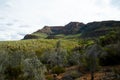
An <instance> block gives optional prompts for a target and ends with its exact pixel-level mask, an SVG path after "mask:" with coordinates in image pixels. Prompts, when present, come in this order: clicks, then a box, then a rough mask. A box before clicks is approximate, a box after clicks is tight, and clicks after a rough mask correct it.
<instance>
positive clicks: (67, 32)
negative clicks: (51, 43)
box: [24, 21, 120, 39]
mask: <svg viewBox="0 0 120 80" xmlns="http://www.w3.org/2000/svg"><path fill="white" fill-rule="evenodd" d="M119 28H120V21H100V22H90V23H87V24H84V23H80V22H70V23H68V24H67V25H65V26H45V27H43V29H40V30H37V31H36V32H34V33H32V34H27V35H26V36H25V37H24V39H39V38H48V39H53V38H66V37H67V38H73V37H69V36H74V38H75V37H76V38H80V37H82V38H88V37H99V36H102V35H105V34H107V33H109V32H111V31H114V30H119ZM77 34H81V35H79V36H76V35H77ZM43 35H44V36H43Z"/></svg>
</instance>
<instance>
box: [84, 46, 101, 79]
mask: <svg viewBox="0 0 120 80" xmlns="http://www.w3.org/2000/svg"><path fill="white" fill-rule="evenodd" d="M102 52H103V50H102V49H101V47H100V46H98V45H97V44H93V45H91V46H89V47H88V48H87V50H86V53H85V58H86V63H87V66H88V67H89V70H90V72H91V80H94V72H95V70H96V68H97V66H98V65H99V63H98V57H99V56H100V55H101V54H100V53H102Z"/></svg>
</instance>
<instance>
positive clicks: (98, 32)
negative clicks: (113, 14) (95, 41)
mask: <svg viewBox="0 0 120 80" xmlns="http://www.w3.org/2000/svg"><path fill="white" fill-rule="evenodd" d="M119 28H120V21H102V22H91V23H88V24H86V25H85V26H84V27H82V28H81V29H80V31H81V32H82V35H81V37H98V36H102V35H105V34H107V33H109V32H110V31H114V30H118V29H119Z"/></svg>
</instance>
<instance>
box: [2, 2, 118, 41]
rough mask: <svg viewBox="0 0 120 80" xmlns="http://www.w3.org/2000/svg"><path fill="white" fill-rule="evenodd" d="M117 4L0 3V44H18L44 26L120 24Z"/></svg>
mask: <svg viewBox="0 0 120 80" xmlns="http://www.w3.org/2000/svg"><path fill="white" fill-rule="evenodd" d="M119 4H120V0H0V40H19V39H21V38H23V37H24V35H25V34H28V33H32V32H34V31H36V30H37V29H41V28H42V27H43V26H44V25H50V26H51V25H65V24H67V23H69V22H70V21H79V22H84V23H87V22H92V21H101V20H120V5H119Z"/></svg>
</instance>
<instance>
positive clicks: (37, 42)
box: [0, 39, 78, 55]
mask: <svg viewBox="0 0 120 80" xmlns="http://www.w3.org/2000/svg"><path fill="white" fill-rule="evenodd" d="M57 41H59V40H52V39H51V40H48V39H31V40H20V41H1V42H0V50H7V51H13V52H14V51H16V50H22V51H23V52H24V53H27V52H35V53H36V54H38V55H39V54H41V53H44V52H45V51H47V50H49V49H53V48H54V46H55V45H56V42H57ZM61 42H62V44H61V46H62V47H63V48H64V49H66V50H67V51H71V50H72V49H73V48H74V47H76V46H78V42H77V40H61ZM68 45H69V46H68Z"/></svg>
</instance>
